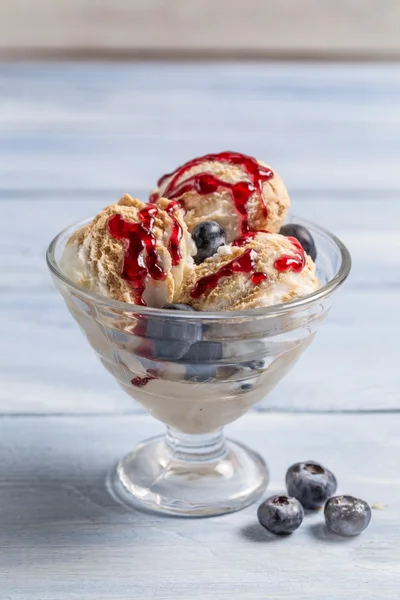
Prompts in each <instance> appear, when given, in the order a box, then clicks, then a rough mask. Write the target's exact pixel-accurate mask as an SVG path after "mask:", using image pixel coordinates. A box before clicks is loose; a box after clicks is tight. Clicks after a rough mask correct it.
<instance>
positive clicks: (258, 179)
mask: <svg viewBox="0 0 400 600" xmlns="http://www.w3.org/2000/svg"><path fill="white" fill-rule="evenodd" d="M209 161H210V162H222V163H226V164H230V165H237V166H240V167H242V168H243V169H244V170H245V171H246V174H247V176H248V177H249V179H250V181H238V182H237V183H229V182H227V181H223V180H222V179H219V178H218V177H215V175H212V174H211V173H204V172H203V173H198V174H197V175H192V176H191V177H189V178H188V179H186V180H184V181H182V183H180V184H178V180H179V179H181V178H182V177H183V176H184V174H185V173H186V172H187V171H189V170H191V169H192V168H193V167H196V166H198V165H200V164H201V163H202V162H209ZM273 176H274V173H273V171H272V170H271V169H270V168H269V167H263V166H262V165H260V163H259V162H258V161H257V160H256V159H255V158H252V157H251V156H246V155H245V154H240V153H239V152H229V151H227V152H220V153H219V154H206V155H205V156H201V157H199V158H195V159H193V160H191V161H189V162H187V163H185V164H184V165H182V166H181V167H179V168H178V169H177V170H176V171H174V172H173V173H168V174H167V175H163V177H161V178H160V179H159V181H158V186H160V185H162V184H163V183H164V182H165V181H166V180H167V179H168V178H171V181H170V182H169V183H168V185H167V187H166V189H165V190H164V192H163V194H162V195H163V197H165V198H170V199H178V198H180V197H181V196H182V195H183V194H185V193H187V192H190V191H196V192H197V194H199V195H200V196H206V195H208V194H212V193H213V192H216V191H217V190H218V189H222V190H229V191H230V193H231V196H232V200H233V202H234V204H235V207H236V211H237V213H238V214H239V217H240V231H241V232H242V233H246V232H247V231H249V222H248V214H247V202H248V201H249V199H250V197H251V196H252V195H253V194H254V193H256V194H257V196H258V198H259V201H260V206H261V208H262V211H263V214H264V217H265V218H266V217H267V215H268V208H267V205H266V203H265V200H264V196H263V190H262V186H263V183H264V182H265V181H268V180H270V179H272V177H273ZM158 197H159V194H158V193H157V192H155V193H153V194H151V196H150V202H155V201H156V200H157V199H158Z"/></svg>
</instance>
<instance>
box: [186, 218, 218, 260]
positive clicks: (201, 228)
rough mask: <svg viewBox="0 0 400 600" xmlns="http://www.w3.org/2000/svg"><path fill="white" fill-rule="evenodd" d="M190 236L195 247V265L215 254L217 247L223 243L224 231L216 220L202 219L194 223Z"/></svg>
mask: <svg viewBox="0 0 400 600" xmlns="http://www.w3.org/2000/svg"><path fill="white" fill-rule="evenodd" d="M192 238H193V241H194V243H195V244H196V248H197V254H196V256H195V257H194V262H195V263H196V265H199V264H200V263H202V262H203V261H204V260H205V259H206V258H208V257H209V256H212V255H213V254H215V253H216V251H217V250H218V248H219V247H220V246H223V245H224V244H225V232H224V230H223V229H222V227H221V225H219V224H218V223H217V222H216V221H203V222H202V223H199V224H198V225H196V227H195V228H194V229H193V231H192Z"/></svg>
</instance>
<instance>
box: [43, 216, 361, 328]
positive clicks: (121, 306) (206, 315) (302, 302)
mask: <svg viewBox="0 0 400 600" xmlns="http://www.w3.org/2000/svg"><path fill="white" fill-rule="evenodd" d="M292 216H294V215H292ZM92 219H93V217H90V218H88V219H83V220H81V221H77V222H75V223H72V224H71V225H68V226H67V227H65V228H64V229H63V230H62V231H60V232H59V233H58V234H57V235H56V236H55V237H54V238H53V240H52V241H51V242H50V244H49V247H48V248H47V252H46V262H47V266H48V268H49V269H50V271H51V273H53V275H55V276H56V277H57V278H58V279H60V280H61V281H63V282H64V283H65V284H67V285H68V286H69V287H70V288H72V289H73V290H75V291H76V292H78V293H79V294H80V295H81V296H83V297H85V298H86V299H88V300H91V301H92V302H94V303H96V304H101V305H103V306H107V307H109V308H113V309H116V310H119V311H122V312H124V313H131V314H132V315H135V314H136V315H138V316H149V317H151V316H157V317H162V316H164V317H168V318H171V317H173V318H178V319H187V320H189V319H190V320H203V321H207V320H212V321H215V320H217V321H239V320H242V321H243V320H246V319H254V318H266V317H268V318H272V317H279V316H281V315H283V314H287V313H289V312H292V311H295V310H297V309H304V308H307V307H308V306H309V305H311V304H313V303H314V302H317V301H319V300H322V299H324V298H326V297H327V296H329V295H330V294H331V293H332V292H333V291H335V290H336V289H337V288H338V287H339V286H340V285H342V283H343V282H344V281H345V280H346V278H347V276H348V275H349V273H350V269H351V256H350V252H349V251H348V249H347V247H346V246H345V244H344V243H343V242H342V241H341V240H340V239H339V238H338V237H337V236H336V235H334V234H333V233H331V232H330V231H328V230H327V229H325V228H324V227H321V226H319V225H316V224H315V223H313V222H312V221H309V220H307V219H303V218H301V217H296V219H297V220H298V221H299V222H300V224H304V225H305V226H308V227H309V228H310V229H314V230H316V231H318V233H320V234H322V235H324V236H325V237H327V238H328V239H329V240H330V241H331V242H333V243H334V244H335V246H336V247H337V248H338V249H339V252H340V257H341V263H340V267H339V269H338V272H337V273H336V275H334V277H332V279H330V280H329V281H328V282H327V283H325V284H324V285H323V286H321V287H320V288H319V289H318V290H316V291H315V292H312V293H311V294H307V295H306V296H302V297H301V298H296V299H295V300H290V301H289V302H285V303H281V304H273V305H271V306H266V307H263V308H251V309H248V310H234V311H213V312H208V311H207V312H206V311H193V312H190V313H188V312H187V311H183V310H182V311H181V310H174V311H173V314H171V311H170V310H168V309H166V308H154V307H149V306H139V305H137V304H129V303H127V302H122V301H120V300H114V299H112V298H108V297H107V296H102V295H100V294H96V293H95V292H92V291H90V290H87V289H85V288H84V287H82V286H80V285H79V284H77V283H75V282H74V281H72V280H71V279H69V277H67V276H66V275H65V273H64V272H63V271H62V270H61V269H60V267H59V265H58V263H57V261H56V258H55V249H56V247H57V244H58V242H59V241H60V239H61V238H62V237H63V236H64V235H65V234H66V233H67V231H68V230H71V235H72V233H73V231H76V230H77V229H80V228H81V227H83V226H84V225H86V224H87V223H89V222H90V221H91V220H92Z"/></svg>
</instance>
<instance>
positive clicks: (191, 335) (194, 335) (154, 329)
mask: <svg viewBox="0 0 400 600" xmlns="http://www.w3.org/2000/svg"><path fill="white" fill-rule="evenodd" d="M163 308H165V309H169V310H184V311H187V312H191V311H193V310H194V309H192V308H191V307H190V306H188V305H187V304H166V305H165V306H164V307H163ZM201 335H202V334H201V324H197V323H194V322H191V323H190V322H189V323H188V322H187V321H186V319H177V318H175V317H171V318H165V317H159V316H154V317H149V320H148V322H147V329H146V338H147V339H148V340H150V341H151V351H152V357H153V358H155V359H159V360H179V359H180V358H182V356H184V355H185V354H186V353H187V352H188V350H190V347H191V344H194V343H195V342H197V341H199V340H200V339H201Z"/></svg>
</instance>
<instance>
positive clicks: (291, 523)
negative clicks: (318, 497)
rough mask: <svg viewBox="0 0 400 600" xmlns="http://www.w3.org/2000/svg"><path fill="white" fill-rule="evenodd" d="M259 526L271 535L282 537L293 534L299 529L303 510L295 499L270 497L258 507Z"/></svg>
mask: <svg viewBox="0 0 400 600" xmlns="http://www.w3.org/2000/svg"><path fill="white" fill-rule="evenodd" d="M257 516H258V520H259V522H260V525H262V526H263V527H265V529H268V531H270V532H271V533H275V534H276V535H282V534H287V533H293V531H295V530H296V529H297V528H298V527H300V525H301V523H302V521H303V518H304V510H303V507H302V505H301V504H300V502H299V501H298V500H296V498H291V497H290V496H271V497H270V498H268V499H267V500H265V501H264V502H263V503H262V504H260V506H259V507H258V511H257Z"/></svg>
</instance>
